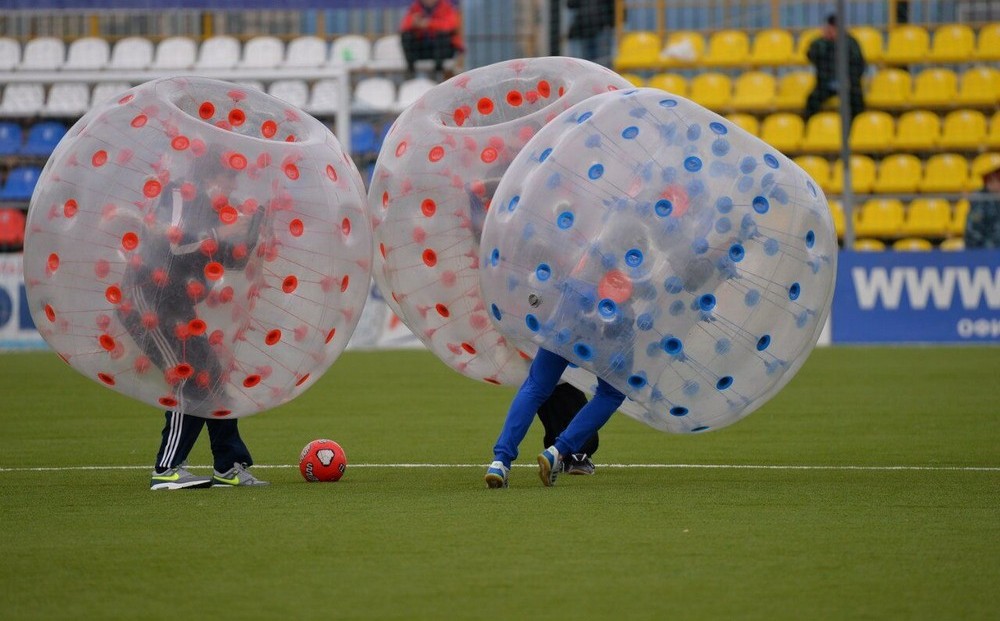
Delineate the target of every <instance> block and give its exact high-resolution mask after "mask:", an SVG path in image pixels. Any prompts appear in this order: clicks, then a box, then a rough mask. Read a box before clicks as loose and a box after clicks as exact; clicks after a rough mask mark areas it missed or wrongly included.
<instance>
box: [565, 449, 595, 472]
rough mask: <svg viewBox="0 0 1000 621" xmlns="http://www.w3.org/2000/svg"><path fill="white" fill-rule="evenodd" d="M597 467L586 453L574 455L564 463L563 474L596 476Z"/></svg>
mask: <svg viewBox="0 0 1000 621" xmlns="http://www.w3.org/2000/svg"><path fill="white" fill-rule="evenodd" d="M595 470H596V467H595V466H594V462H593V461H591V459H590V456H589V455H587V454H586V453H573V454H572V455H570V456H569V458H568V459H566V460H565V461H563V472H565V473H566V474H585V475H589V474H594V471H595Z"/></svg>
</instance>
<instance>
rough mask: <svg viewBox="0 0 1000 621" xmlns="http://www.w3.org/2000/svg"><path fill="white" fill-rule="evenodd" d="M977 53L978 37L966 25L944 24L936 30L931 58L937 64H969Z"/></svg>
mask: <svg viewBox="0 0 1000 621" xmlns="http://www.w3.org/2000/svg"><path fill="white" fill-rule="evenodd" d="M975 53H976V35H975V33H974V32H972V28H969V27H968V26H966V25H965V24H944V25H942V26H938V27H937V29H935V30H934V41H933V45H932V47H931V53H930V57H931V58H932V59H933V60H935V61H937V62H969V61H971V60H972V59H973V57H974V55H975Z"/></svg>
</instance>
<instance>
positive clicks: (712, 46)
mask: <svg viewBox="0 0 1000 621" xmlns="http://www.w3.org/2000/svg"><path fill="white" fill-rule="evenodd" d="M749 59H750V37H748V36H747V33H746V32H744V31H742V30H719V31H717V32H715V33H713V34H712V36H711V37H709V39H708V53H706V54H705V58H704V59H703V61H704V62H705V63H706V64H709V65H741V64H745V63H746V62H747V61H748V60H749Z"/></svg>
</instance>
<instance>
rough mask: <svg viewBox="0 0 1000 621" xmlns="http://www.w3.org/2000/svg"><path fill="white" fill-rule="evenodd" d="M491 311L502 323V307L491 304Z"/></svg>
mask: <svg viewBox="0 0 1000 621" xmlns="http://www.w3.org/2000/svg"><path fill="white" fill-rule="evenodd" d="M490 311H491V312H492V313H493V316H494V317H495V318H496V320H497V321H500V317H501V314H500V307H499V306H497V305H496V304H490Z"/></svg>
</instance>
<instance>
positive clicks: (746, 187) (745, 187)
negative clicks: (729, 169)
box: [736, 175, 753, 194]
mask: <svg viewBox="0 0 1000 621" xmlns="http://www.w3.org/2000/svg"><path fill="white" fill-rule="evenodd" d="M752 187H753V177H751V176H750V175H743V176H742V177H740V180H739V181H737V182H736V189H737V190H739V191H740V192H742V193H744V194H745V193H747V192H749V191H750V188H752Z"/></svg>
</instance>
